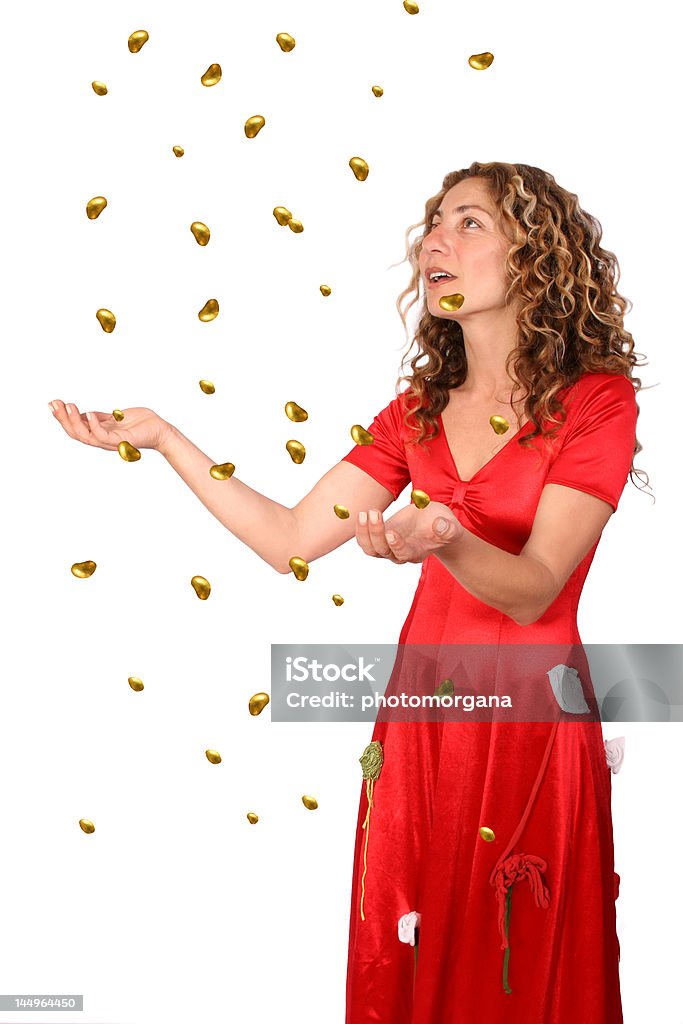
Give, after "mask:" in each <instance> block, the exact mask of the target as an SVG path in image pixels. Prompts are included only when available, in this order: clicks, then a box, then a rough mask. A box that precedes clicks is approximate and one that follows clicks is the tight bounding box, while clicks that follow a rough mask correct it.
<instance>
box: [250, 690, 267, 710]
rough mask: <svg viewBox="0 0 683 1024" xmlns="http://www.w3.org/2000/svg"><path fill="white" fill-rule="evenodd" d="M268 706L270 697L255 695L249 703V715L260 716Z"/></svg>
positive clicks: (261, 694) (264, 694) (265, 694)
mask: <svg viewBox="0 0 683 1024" xmlns="http://www.w3.org/2000/svg"><path fill="white" fill-rule="evenodd" d="M268 704H270V697H269V696H268V694H267V693H255V694H254V696H253V697H252V698H251V699H250V701H249V714H250V715H260V714H261V712H262V711H263V709H264V708H265V707H266V706H267V705H268Z"/></svg>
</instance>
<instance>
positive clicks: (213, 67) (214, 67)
mask: <svg viewBox="0 0 683 1024" xmlns="http://www.w3.org/2000/svg"><path fill="white" fill-rule="evenodd" d="M222 76H223V72H222V71H221V66H220V64H209V66H208V68H207V69H206V71H205V72H204V74H203V75H202V85H206V86H210V85H218V83H219V82H220V80H221V78H222Z"/></svg>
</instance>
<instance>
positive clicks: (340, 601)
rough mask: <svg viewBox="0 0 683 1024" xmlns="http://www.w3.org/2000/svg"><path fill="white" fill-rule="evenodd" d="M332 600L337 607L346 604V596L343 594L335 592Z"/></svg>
mask: <svg viewBox="0 0 683 1024" xmlns="http://www.w3.org/2000/svg"><path fill="white" fill-rule="evenodd" d="M332 600H333V601H334V603H335V604H336V606H337V608H340V607H341V605H343V604H344V598H343V597H342V596H341V594H333V595H332Z"/></svg>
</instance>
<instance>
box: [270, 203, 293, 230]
mask: <svg viewBox="0 0 683 1024" xmlns="http://www.w3.org/2000/svg"><path fill="white" fill-rule="evenodd" d="M273 216H274V217H275V220H276V221H277V222H278V224H279V225H280V227H282V228H284V227H286V225H287V224H289V222H290V220H291V219H292V215H291V213H290V212H289V210H288V209H287V207H286V206H276V207H275V209H274V210H273Z"/></svg>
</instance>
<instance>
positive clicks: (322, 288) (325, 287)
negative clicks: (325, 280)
mask: <svg viewBox="0 0 683 1024" xmlns="http://www.w3.org/2000/svg"><path fill="white" fill-rule="evenodd" d="M320 291H321V292H322V293H323V295H324V296H325V298H327V296H328V295H331V294H332V289H331V288H330V286H329V284H321V285H320Z"/></svg>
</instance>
